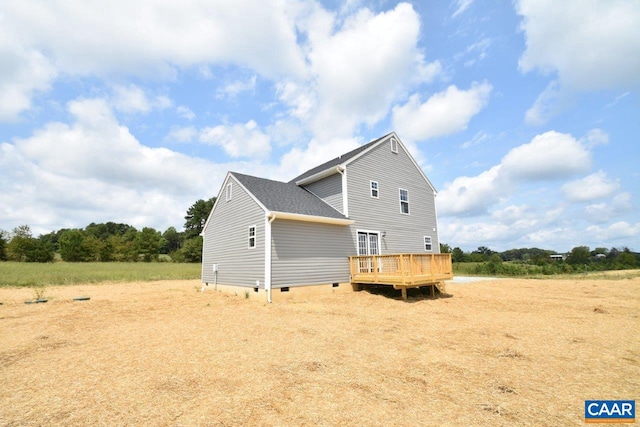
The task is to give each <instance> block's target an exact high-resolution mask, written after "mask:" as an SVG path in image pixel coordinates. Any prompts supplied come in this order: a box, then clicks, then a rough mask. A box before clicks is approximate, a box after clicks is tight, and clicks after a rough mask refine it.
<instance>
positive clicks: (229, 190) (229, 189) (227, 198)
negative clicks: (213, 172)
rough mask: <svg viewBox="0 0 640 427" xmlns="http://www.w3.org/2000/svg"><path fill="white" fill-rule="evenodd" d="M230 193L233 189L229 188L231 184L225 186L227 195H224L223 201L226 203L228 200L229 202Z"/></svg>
mask: <svg viewBox="0 0 640 427" xmlns="http://www.w3.org/2000/svg"><path fill="white" fill-rule="evenodd" d="M232 192H233V189H232V188H231V183H228V184H227V193H226V195H225V200H226V201H227V202H228V201H229V200H231V196H232Z"/></svg>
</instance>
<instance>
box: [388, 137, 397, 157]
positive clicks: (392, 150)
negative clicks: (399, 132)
mask: <svg viewBox="0 0 640 427" xmlns="http://www.w3.org/2000/svg"><path fill="white" fill-rule="evenodd" d="M389 145H390V146H391V152H392V153H396V154H398V140H397V139H395V138H391V139H390V140H389ZM394 146H395V148H396V149H395V150H394V149H393V147H394Z"/></svg>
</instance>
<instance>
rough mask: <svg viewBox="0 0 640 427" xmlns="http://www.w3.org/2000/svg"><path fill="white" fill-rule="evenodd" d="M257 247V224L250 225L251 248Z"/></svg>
mask: <svg viewBox="0 0 640 427" xmlns="http://www.w3.org/2000/svg"><path fill="white" fill-rule="evenodd" d="M255 247H256V226H255V225H254V226H252V227H249V249H251V248H255Z"/></svg>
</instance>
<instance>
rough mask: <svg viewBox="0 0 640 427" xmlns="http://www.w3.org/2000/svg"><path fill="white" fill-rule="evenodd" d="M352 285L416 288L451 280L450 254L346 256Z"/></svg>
mask: <svg viewBox="0 0 640 427" xmlns="http://www.w3.org/2000/svg"><path fill="white" fill-rule="evenodd" d="M349 264H350V269H351V281H352V282H353V283H379V284H388V285H394V287H406V286H420V285H427V284H433V283H438V282H441V281H444V280H449V279H452V278H453V267H452V265H451V254H391V255H366V256H352V257H349Z"/></svg>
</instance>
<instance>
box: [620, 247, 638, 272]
mask: <svg viewBox="0 0 640 427" xmlns="http://www.w3.org/2000/svg"><path fill="white" fill-rule="evenodd" d="M618 262H619V263H620V264H621V265H622V266H623V267H626V268H630V267H635V266H636V265H638V264H637V260H636V257H635V256H634V255H633V254H632V253H631V251H630V250H629V248H624V249H623V250H622V252H621V253H620V255H618Z"/></svg>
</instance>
